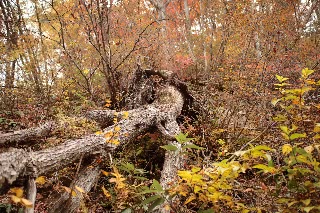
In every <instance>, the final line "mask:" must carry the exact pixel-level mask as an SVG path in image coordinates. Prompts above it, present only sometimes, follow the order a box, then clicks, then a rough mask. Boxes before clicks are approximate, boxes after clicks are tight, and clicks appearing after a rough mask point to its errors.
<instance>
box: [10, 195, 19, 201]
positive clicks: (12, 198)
mask: <svg viewBox="0 0 320 213" xmlns="http://www.w3.org/2000/svg"><path fill="white" fill-rule="evenodd" d="M11 200H12V201H13V202H14V203H19V202H20V201H21V198H20V197H17V196H15V195H11Z"/></svg>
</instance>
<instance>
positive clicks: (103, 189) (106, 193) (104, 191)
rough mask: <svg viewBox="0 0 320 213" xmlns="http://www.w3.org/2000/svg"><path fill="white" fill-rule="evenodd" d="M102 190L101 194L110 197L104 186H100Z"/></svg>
mask: <svg viewBox="0 0 320 213" xmlns="http://www.w3.org/2000/svg"><path fill="white" fill-rule="evenodd" d="M102 191H103V194H104V195H105V196H106V198H110V197H111V195H110V193H109V192H108V190H106V188H104V186H102Z"/></svg>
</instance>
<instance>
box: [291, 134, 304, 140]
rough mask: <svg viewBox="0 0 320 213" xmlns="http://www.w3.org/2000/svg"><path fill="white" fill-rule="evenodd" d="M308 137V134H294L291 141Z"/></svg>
mask: <svg viewBox="0 0 320 213" xmlns="http://www.w3.org/2000/svg"><path fill="white" fill-rule="evenodd" d="M305 137H307V134H306V133H293V134H292V135H290V140H294V139H297V138H305Z"/></svg>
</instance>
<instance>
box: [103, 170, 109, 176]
mask: <svg viewBox="0 0 320 213" xmlns="http://www.w3.org/2000/svg"><path fill="white" fill-rule="evenodd" d="M101 172H102V174H104V175H105V176H109V172H106V171H104V170H101Z"/></svg>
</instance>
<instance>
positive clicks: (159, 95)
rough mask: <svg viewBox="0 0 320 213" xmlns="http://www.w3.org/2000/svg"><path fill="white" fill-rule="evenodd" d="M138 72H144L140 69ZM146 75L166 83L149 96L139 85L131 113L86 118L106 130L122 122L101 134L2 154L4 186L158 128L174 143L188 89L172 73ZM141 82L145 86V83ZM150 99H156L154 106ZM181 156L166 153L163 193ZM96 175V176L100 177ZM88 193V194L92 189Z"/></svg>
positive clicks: (0, 173) (111, 112)
mask: <svg viewBox="0 0 320 213" xmlns="http://www.w3.org/2000/svg"><path fill="white" fill-rule="evenodd" d="M138 71H140V72H142V71H141V70H140V69H138ZM146 73H147V76H151V75H159V76H160V77H161V78H163V79H164V80H166V81H167V82H166V83H165V84H164V85H161V87H159V88H158V89H157V90H156V91H152V92H151V93H153V92H155V93H154V94H150V90H149V89H150V87H149V89H148V91H149V92H148V91H145V90H143V89H141V88H146V85H143V83H141V82H140V83H139V84H138V87H137V88H135V89H134V90H135V91H137V92H136V93H135V94H134V95H131V96H128V97H129V98H128V99H127V100H126V103H125V105H127V106H129V107H128V108H133V107H135V108H133V109H131V110H128V111H122V112H116V111H114V110H102V111H101V110H95V111H90V112H88V113H87V115H86V117H88V118H91V119H94V120H96V121H97V122H98V123H100V124H101V125H102V126H107V125H108V123H110V121H112V120H113V118H114V117H115V116H116V117H117V118H119V120H120V121H118V122H117V123H116V124H114V125H112V126H109V127H107V128H105V129H104V130H103V131H102V132H101V133H99V134H91V135H87V136H84V137H82V138H79V139H73V140H68V141H66V142H64V143H62V144H60V145H58V146H56V147H51V148H48V149H44V150H40V151H26V150H23V149H9V150H8V151H6V152H3V153H0V184H1V183H3V182H7V183H9V184H12V183H13V182H14V181H15V180H17V179H18V178H23V177H37V176H39V175H43V174H46V173H48V172H53V171H57V170H59V169H61V168H63V167H66V166H68V165H69V164H71V163H73V162H75V161H77V160H78V159H79V158H80V157H86V156H88V155H92V154H96V153H100V152H101V151H102V150H103V151H104V152H105V151H107V152H108V151H109V152H111V151H113V150H114V149H115V148H117V147H118V146H119V145H124V144H126V143H128V142H130V141H133V139H134V138H135V137H136V136H137V135H139V134H141V133H142V132H144V131H146V130H147V129H149V128H150V127H158V129H159V130H160V132H161V133H162V134H163V135H165V136H166V137H167V138H168V139H169V141H170V143H175V142H174V135H176V134H178V133H179V132H180V128H179V126H178V124H177V121H176V119H177V117H178V116H179V115H180V113H181V111H182V108H183V105H184V102H185V101H186V99H188V100H190V96H188V94H187V91H186V87H185V85H184V84H183V83H182V82H180V81H178V80H177V79H176V78H174V77H173V75H172V73H171V72H168V71H162V72H156V71H152V70H148V71H147V72H146ZM139 76H140V78H141V75H138V77H137V79H135V80H137V81H139ZM142 76H143V75H142ZM168 79H169V80H168ZM140 80H141V79H140ZM142 82H144V83H145V81H142ZM139 87H140V89H139ZM186 94H187V95H186ZM150 95H154V98H153V102H152V100H151V99H150V97H149V96H150ZM146 96H147V97H146ZM186 97H187V98H186ZM150 102H152V103H150ZM136 107H137V108H136ZM26 131H28V130H26ZM0 141H1V140H0ZM3 141H5V139H3ZM179 152H180V151H179V149H178V151H176V152H172V151H169V152H167V153H166V159H165V163H164V168H163V172H162V174H161V184H162V186H163V188H164V189H167V188H168V187H169V186H170V184H172V182H174V180H175V175H176V171H177V169H179V168H180V165H181V164H182V159H183V158H182V156H181V155H180V153H179ZM95 175H96V176H97V175H98V173H95ZM92 179H94V177H93V178H92ZM86 190H87V191H88V190H90V188H88V189H86ZM78 203H79V202H78ZM71 206H73V204H72V205H71ZM68 208H70V206H69V207H68ZM72 208H73V207H72ZM73 209H76V208H73ZM162 212H164V211H162Z"/></svg>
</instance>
